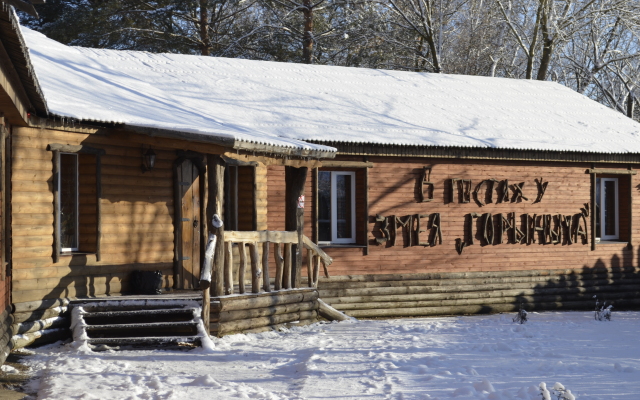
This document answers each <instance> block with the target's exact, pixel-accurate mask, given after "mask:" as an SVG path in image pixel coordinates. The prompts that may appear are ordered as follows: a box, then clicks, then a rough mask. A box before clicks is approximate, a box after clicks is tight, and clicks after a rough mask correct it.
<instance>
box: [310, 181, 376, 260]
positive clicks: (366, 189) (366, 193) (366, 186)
mask: <svg viewBox="0 0 640 400" xmlns="http://www.w3.org/2000/svg"><path fill="white" fill-rule="evenodd" d="M363 185H364V207H362V208H363V210H362V211H363V213H364V245H365V248H364V251H363V254H364V255H365V256H368V255H369V170H368V169H365V170H364V182H363ZM316 243H317V242H316ZM326 265H327V264H326V263H325V267H326Z"/></svg>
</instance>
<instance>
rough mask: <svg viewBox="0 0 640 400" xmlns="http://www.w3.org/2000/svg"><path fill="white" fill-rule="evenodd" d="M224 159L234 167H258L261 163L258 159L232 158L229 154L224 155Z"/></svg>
mask: <svg viewBox="0 0 640 400" xmlns="http://www.w3.org/2000/svg"><path fill="white" fill-rule="evenodd" d="M222 159H223V160H224V162H225V163H227V165H229V166H232V167H257V166H258V165H260V163H259V162H257V161H245V160H236V159H235V158H230V157H227V156H222Z"/></svg>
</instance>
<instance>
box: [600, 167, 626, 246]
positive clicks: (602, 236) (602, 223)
mask: <svg viewBox="0 0 640 400" xmlns="http://www.w3.org/2000/svg"><path fill="white" fill-rule="evenodd" d="M605 182H614V183H615V190H614V194H615V199H614V202H615V216H614V221H615V231H616V232H615V234H614V235H605V234H604V229H605V215H606V213H605V210H604V208H603V207H602V204H603V202H604V197H603V196H604V185H605ZM596 185H597V189H596V190H597V193H599V199H600V202H599V204H598V202H597V200H598V198H597V197H596V205H597V206H598V207H599V209H600V221H599V222H600V235H596V238H597V239H599V240H603V241H618V240H620V182H619V179H618V178H596Z"/></svg>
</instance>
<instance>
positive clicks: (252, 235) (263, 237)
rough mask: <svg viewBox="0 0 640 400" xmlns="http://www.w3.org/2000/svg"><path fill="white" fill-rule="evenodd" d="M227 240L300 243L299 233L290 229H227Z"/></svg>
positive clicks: (225, 234) (225, 235) (225, 236)
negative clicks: (289, 230)
mask: <svg viewBox="0 0 640 400" xmlns="http://www.w3.org/2000/svg"><path fill="white" fill-rule="evenodd" d="M224 240H225V242H247V243H248V242H258V243H264V242H272V243H298V234H297V233H296V232H295V231H294V232H288V231H226V232H225V233H224Z"/></svg>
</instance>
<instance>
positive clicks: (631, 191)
mask: <svg viewBox="0 0 640 400" xmlns="http://www.w3.org/2000/svg"><path fill="white" fill-rule="evenodd" d="M631 169H632V167H631V166H629V171H631ZM629 247H633V174H629Z"/></svg>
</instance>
